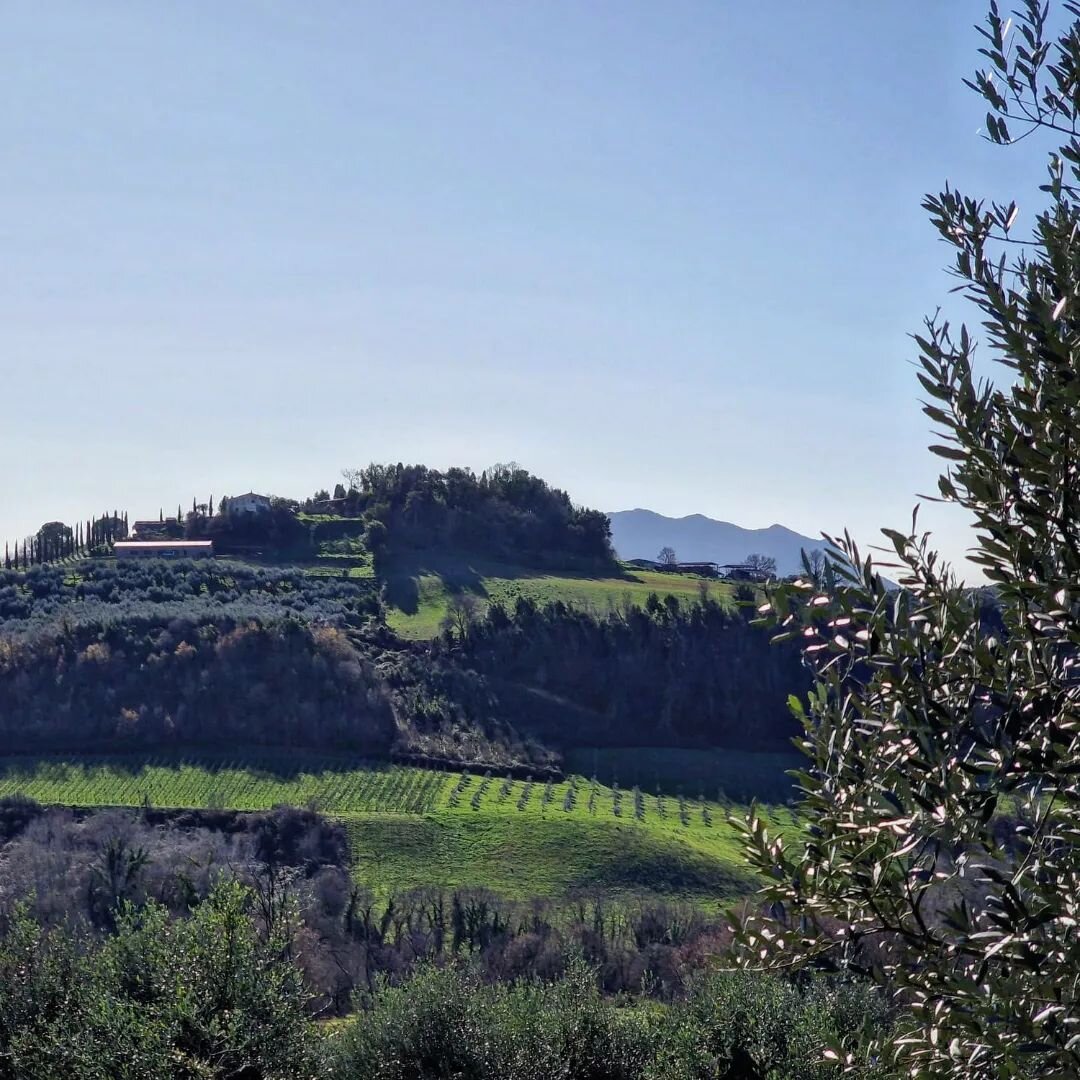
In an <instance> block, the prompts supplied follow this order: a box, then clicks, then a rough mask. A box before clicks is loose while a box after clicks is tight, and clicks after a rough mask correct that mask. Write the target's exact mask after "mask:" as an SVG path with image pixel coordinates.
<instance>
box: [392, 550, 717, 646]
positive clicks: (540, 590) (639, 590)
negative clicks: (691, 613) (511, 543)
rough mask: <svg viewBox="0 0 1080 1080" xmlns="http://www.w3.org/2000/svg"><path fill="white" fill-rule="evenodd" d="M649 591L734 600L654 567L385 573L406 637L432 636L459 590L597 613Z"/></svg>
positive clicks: (484, 565)
mask: <svg viewBox="0 0 1080 1080" xmlns="http://www.w3.org/2000/svg"><path fill="white" fill-rule="evenodd" d="M651 593H656V594H657V595H658V596H661V597H664V596H675V597H677V598H678V599H679V600H680V601H683V602H692V601H695V600H699V599H700V598H701V597H702V596H703V595H707V596H710V597H712V598H713V599H716V600H722V601H724V602H728V601H730V600H731V595H732V587H731V586H730V585H728V584H726V583H724V582H721V581H717V580H716V579H715V578H706V577H701V576H699V575H697V574H666V573H662V572H660V571H655V570H636V569H632V568H627V569H624V570H623V572H622V573H621V574H619V575H617V576H613V577H593V576H590V575H587V574H573V573H566V572H562V573H558V574H548V573H544V572H543V571H539V570H526V569H523V568H521V567H515V566H509V565H505V564H498V563H488V562H482V561H470V560H466V559H450V558H447V557H445V556H438V555H435V556H430V557H426V558H418V559H417V560H416V561H415V562H414V563H412V564H410V565H408V566H403V567H398V568H396V569H392V570H391V571H389V572H388V573H387V588H386V595H387V598H388V601H389V608H388V611H387V621H388V622H389V623H390V625H391V627H392V628H393V629H394V630H395V631H396V632H397V633H398V634H400V635H402V636H403V637H409V638H414V639H419V638H431V637H434V636H435V635H436V634H437V633H438V632H439V627H440V625H441V624H442V621H443V619H444V618H445V616H446V612H447V608H448V606H449V604H450V601H451V599H452V598H453V597H454V596H455V595H471V596H473V597H475V598H476V600H477V601H478V602H479V604H480V605H481V606H486V605H488V604H492V603H498V604H501V605H503V606H504V607H507V608H513V606H514V604H515V603H516V602H517V600H518V598H519V597H525V598H527V599H531V600H534V601H535V602H536V603H538V604H541V605H542V604H546V603H548V602H550V601H554V600H562V601H563V602H564V603H566V604H571V605H573V606H575V607H581V608H585V609H587V610H590V611H595V612H600V613H603V612H606V611H609V610H611V609H612V608H621V607H626V606H628V605H636V606H641V605H643V604H644V603H645V601H646V600H647V599H648V597H649V595H650V594H651Z"/></svg>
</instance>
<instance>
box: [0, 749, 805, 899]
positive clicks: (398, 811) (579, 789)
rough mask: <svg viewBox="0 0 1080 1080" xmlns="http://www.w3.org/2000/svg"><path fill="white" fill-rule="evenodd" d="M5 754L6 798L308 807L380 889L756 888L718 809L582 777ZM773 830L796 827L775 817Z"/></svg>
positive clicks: (711, 891) (202, 758)
mask: <svg viewBox="0 0 1080 1080" xmlns="http://www.w3.org/2000/svg"><path fill="white" fill-rule="evenodd" d="M244 761H245V764H244V765H240V764H238V763H237V762H236V760H235V758H234V759H233V760H229V759H227V758H224V757H221V758H213V757H209V756H207V755H199V756H198V757H195V756H192V757H186V758H185V757H179V756H178V757H175V758H166V757H161V756H155V757H139V756H135V755H130V756H119V757H110V758H104V757H103V758H80V759H78V760H70V759H60V758H6V759H0V796H5V795H25V796H29V797H32V798H34V799H37V800H38V801H40V802H43V803H53V804H61V805H70V806H140V805H143V804H144V803H147V802H148V803H150V804H152V805H154V806H176V807H197V808H207V807H221V808H226V807H227V808H235V809H243V810H257V809H266V808H269V807H272V806H274V805H278V804H281V803H291V804H294V805H309V806H313V807H317V808H320V809H323V810H325V811H327V812H329V813H332V814H334V815H335V816H337V817H340V818H341V819H342V820H343V821H344V822H345V823H346V826H347V829H348V832H349V835H350V838H351V841H352V845H353V851H354V858H355V865H356V873H357V877H358V879H359V880H361V881H362V882H363V883H364V884H366V885H368V886H369V887H372V888H374V889H375V890H376V891H378V892H380V893H383V894H385V893H389V892H391V891H399V890H405V889H412V888H421V887H452V886H459V887H474V888H488V889H492V890H493V891H495V892H498V893H501V894H503V895H505V896H508V897H513V898H521V899H525V898H529V897H551V898H558V897H565V896H567V895H569V894H573V893H574V892H577V891H581V890H587V891H591V890H598V891H603V892H604V893H605V894H609V895H623V896H628V895H638V894H644V893H656V894H661V895H667V896H679V897H684V898H688V899H694V900H697V901H701V902H709V901H711V900H714V899H717V898H719V897H725V896H732V895H737V894H739V893H741V892H745V891H747V890H748V889H749V888H750V887H751V883H750V881H749V880H748V878H747V877H746V875H745V872H744V871H743V870H742V869H741V867H740V865H739V855H738V841H737V837H736V833H735V830H734V828H733V826H732V825H731V824H730V822H729V821H728V820H727V816H726V815H727V814H728V813H729V810H728V809H727V808H725V807H724V806H721V805H718V804H717V803H716V802H711V801H702V800H699V799H690V800H685V801H684V800H680V799H677V798H673V797H670V796H668V797H657V796H656V795H652V794H645V793H643V792H640V791H634V790H620V789H619V788H617V787H614V786H612V787H608V786H606V785H604V784H600V783H598V782H595V781H589V780H586V779H584V778H582V777H580V776H573V777H570V778H569V779H567V780H565V781H562V782H559V783H550V784H545V783H539V782H532V781H528V780H515V779H510V778H509V777H499V776H491V775H485V776H470V775H469V774H467V773H437V772H431V771H427V770H423V769H416V768H407V767H402V766H374V765H371V764H364V763H357V762H355V761H353V762H347V761H344V760H342V759H333V758H326V757H318V756H314V755H311V756H307V755H289V756H288V757H287V758H286V757H285V756H283V755H278V756H271V755H266V754H261V755H260V754H259V753H258V752H255V753H253V754H251V755H247V754H245V755H244ZM776 816H777V823H778V824H785V823H790V817H789V816H788V815H787V813H786V811H777V815H776Z"/></svg>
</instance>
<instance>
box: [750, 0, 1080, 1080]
mask: <svg viewBox="0 0 1080 1080" xmlns="http://www.w3.org/2000/svg"><path fill="white" fill-rule="evenodd" d="M1061 14H1064V15H1065V16H1066V17H1067V18H1066V24H1065V25H1064V27H1063V29H1062V30H1061V31H1060V33H1059V34H1058V35H1057V36H1056V38H1055V37H1052V36H1049V32H1048V19H1049V12H1048V10H1047V8H1044V7H1043V6H1042V5H1040V4H1039V3H1037V2H1028V3H1025V4H1023V5H1022V8H1021V10H1020V11H1019V13H1018V14H1017V15H1016V16H1015V18H1014V19H1013V20H1006V19H1004V18H1003V17H1002V16H1001V14H1000V13H999V11H998V9H997V7H996V5H994V4H991V6H990V10H989V14H988V17H987V20H986V25H985V27H983V28H981V29H980V33H981V35H982V37H983V39H984V40H983V48H982V49H980V52H981V54H982V55H983V56H984V57H985V58H986V60H987V61H988V66H987V68H986V69H984V70H980V71H979V72H977V73H976V74H975V75H974V76H973V78H972V79H970V80H968V85H969V86H970V87H972V88H973V89H974V90H975V91H976V92H977V93H978V94H980V95H981V96H982V97H983V98H984V99H985V101H986V103H987V105H988V106H989V112H988V114H987V118H986V133H987V137H988V138H989V139H990V141H991V142H993V143H995V144H998V145H1001V146H1009V145H1012V144H1014V143H1017V142H1020V141H1021V140H1026V139H1027V138H1029V137H1032V138H1033V140H1035V141H1033V142H1031V143H1027V144H1026V145H1029V146H1032V145H1036V141H1037V140H1038V139H1039V138H1040V137H1043V136H1046V135H1047V134H1048V133H1049V134H1051V135H1053V136H1054V142H1055V144H1056V145H1055V146H1054V148H1053V149H1052V150H1051V152H1050V153H1049V162H1048V177H1047V183H1046V184H1045V185H1043V186H1042V187H1041V188H1040V193H1039V194H1038V195H1037V196H1036V198H1037V199H1038V201H1039V202H1040V203H1041V205H1040V206H1039V207H1038V209H1037V210H1036V212H1035V213H1032V212H1031V210H1030V209H1029V210H1028V213H1027V215H1026V216H1025V215H1024V214H1023V213H1022V211H1021V208H1020V206H1019V204H1018V203H1016V202H1011V201H1010V202H1005V203H995V202H985V201H982V200H979V199H977V198H974V197H971V196H968V195H966V194H963V193H962V192H961V191H959V190H957V189H956V188H954V187H951V186H950V187H947V188H946V189H945V190H944V191H943V192H942V193H940V194H939V195H932V196H929V197H927V199H926V201H925V204H924V205H925V208H926V210H927V212H928V213H929V215H930V218H931V221H932V222H933V224H934V226H935V227H936V229H937V230H938V232H939V233H940V235H941V237H942V239H943V240H944V241H945V242H946V243H947V244H948V245H950V247H951V248H952V249H953V253H954V262H953V265H952V273H953V274H954V275H955V276H956V278H957V281H958V289H959V292H960V293H961V295H962V296H963V297H964V298H965V299H966V300H968V301H970V302H971V303H972V304H974V306H975V308H976V309H977V311H978V313H979V318H980V320H981V325H982V330H983V335H984V340H985V342H986V344H987V346H988V351H989V353H990V356H991V358H992V359H993V360H994V361H995V362H996V363H997V364H998V365H1000V368H1001V369H1002V371H1003V374H1004V380H1003V385H1000V386H999V385H995V384H994V383H993V382H991V381H989V380H988V379H986V378H985V377H983V376H981V375H980V374H979V373H978V372H977V369H976V363H975V347H976V343H975V338H974V336H973V334H972V332H971V331H970V330H969V329H968V327H967V326H959V327H954V326H952V325H950V322H949V321H948V320H947V319H945V318H944V317H943V316H941V315H940V314H938V315H935V316H933V317H931V318H929V319H927V320H926V325H925V329H924V330H923V332H922V333H920V334H919V335H917V336H916V339H915V340H916V342H917V345H918V349H919V364H920V371H919V381H920V383H921V384H922V387H923V390H924V391H925V393H926V395H927V400H926V403H925V412H926V414H927V416H928V417H929V418H930V420H931V421H932V422H933V423H934V425H935V426H936V427H937V429H938V431H939V432H940V435H939V442H938V443H937V444H936V445H934V446H933V447H931V449H932V450H933V451H934V453H935V454H937V455H938V456H939V457H941V458H942V459H944V461H945V462H946V467H945V471H944V473H943V474H942V476H941V479H940V484H939V487H940V495H941V498H943V499H944V500H946V501H948V502H951V503H954V504H957V505H958V506H960V507H962V508H963V509H964V510H966V511H967V512H968V513H969V514H970V515H971V517H972V518H973V520H974V523H975V546H974V549H973V552H972V556H971V557H972V561H973V562H974V563H975V564H976V565H977V566H978V567H979V568H980V569H981V570H982V572H983V573H984V574H985V576H986V578H987V579H988V581H989V582H990V583H991V584H992V587H993V589H992V597H993V605H994V609H995V610H994V611H993V612H992V617H988V613H987V611H986V610H985V604H986V598H985V595H984V594H983V593H981V592H973V591H971V590H968V589H965V588H963V587H962V585H961V583H960V582H959V581H958V580H957V577H956V575H955V573H954V572H953V571H952V570H951V569H950V568H949V567H948V566H947V565H946V564H944V563H943V561H942V560H941V559H940V558H939V557H938V555H937V554H936V553H935V551H934V550H933V547H932V544H931V542H930V539H929V537H928V536H927V535H926V534H925V533H920V532H919V531H918V527H917V519H915V518H913V521H912V526H911V528H910V530H904V531H895V530H888V529H886V530H884V532H885V535H886V537H887V539H888V541H889V544H890V546H891V548H892V551H893V553H894V555H895V563H894V564H889V565H890V566H894V568H895V569H894V570H891V571H890V572H891V573H895V576H896V577H897V578H898V583H899V585H900V590H898V591H896V590H890V589H889V588H887V587H886V585H885V583H884V582H883V581H882V580H881V578H880V577H879V576H877V574H876V573H875V571H874V568H873V566H872V565H871V564H870V562H869V561H864V560H863V559H862V556H861V554H860V552H859V550H858V548H857V547H856V545H855V544H854V542H853V541H852V540H851V539H850V538H849V537H846V536H845V537H844V538H843V539H842V540H839V541H838V547H839V549H840V552H841V557H839V558H837V557H834V558H833V560H832V562H833V565H832V571H833V575H834V577H835V579H836V581H837V582H838V585H837V587H836V588H834V589H828V590H819V589H818V588H817V587H815V585H814V583H813V582H812V581H809V580H807V581H800V582H797V583H795V584H794V585H793V586H790V587H783V588H779V589H777V590H775V592H774V594H773V595H772V597H771V602H770V604H768V605H766V606H765V608H763V611H762V613H763V615H764V616H765V617H767V618H768V619H769V620H770V621H772V622H773V624H774V625H776V626H777V627H778V629H779V631H780V636H781V637H795V636H797V637H798V639H799V640H800V641H801V642H802V643H803V645H804V649H805V655H806V656H807V658H808V660H809V661H810V663H811V664H812V666H813V668H814V669H815V673H816V677H817V684H816V688H815V690H814V691H813V692H812V693H811V694H810V696H809V698H808V699H807V700H806V701H805V702H804V701H793V703H792V704H793V708H794V711H795V712H796V714H797V715H798V716H799V718H800V719H801V720H802V722H803V724H804V728H805V735H804V737H803V740H802V742H803V746H804V748H805V750H806V752H807V753H808V755H809V757H810V763H809V766H808V768H807V769H806V771H805V773H803V774H802V775H801V777H800V782H801V785H802V788H803V791H804V799H803V806H802V813H803V818H804V820H805V821H807V822H809V823H811V824H809V826H808V827H807V829H806V830H805V832H804V833H803V834H802V836H801V837H799V838H798V842H793V838H792V837H788V838H787V842H786V843H785V840H784V838H781V837H777V836H773V835H769V833H768V832H767V830H766V828H765V826H764V824H763V823H762V821H761V820H759V819H757V818H756V816H755V817H752V818H751V820H750V821H749V822H748V826H747V827H748V848H749V852H750V855H751V860H752V862H753V863H754V865H755V866H757V867H758V868H759V869H760V870H761V871H763V872H764V873H765V874H766V875H767V878H768V881H769V884H768V886H767V887H766V889H765V890H764V894H763V897H762V899H763V900H764V901H765V902H766V903H767V904H768V908H767V911H768V915H767V916H766V915H755V914H751V915H749V916H747V917H746V918H745V919H744V920H743V921H742V924H741V927H740V939H739V949H740V955H741V958H742V960H743V962H744V963H746V964H752V965H764V966H769V967H790V966H796V965H800V964H817V965H838V966H846V967H854V968H859V969H863V970H865V971H868V972H871V973H873V974H874V975H875V976H876V977H877V978H878V979H880V980H881V981H882V982H884V983H885V984H886V985H887V986H888V987H889V988H890V989H891V990H892V991H893V992H894V994H895V997H896V1001H897V1003H898V1004H899V1005H900V1006H901V1010H900V1016H899V1020H898V1025H899V1027H898V1034H895V1035H894V1036H893V1037H890V1038H888V1039H885V1038H883V1039H880V1040H879V1041H878V1044H877V1045H876V1046H874V1047H872V1048H871V1050H872V1052H873V1053H874V1054H876V1055H877V1056H878V1058H879V1060H880V1061H881V1062H883V1063H885V1065H886V1066H887V1067H888V1068H889V1069H891V1070H892V1071H893V1073H894V1074H895V1075H904V1076H918V1077H991V1076H993V1077H997V1076H1075V1075H1078V1074H1080V936H1078V934H1077V927H1078V925H1080V779H1078V777H1080V679H1078V678H1077V671H1078V670H1080V669H1078V668H1077V661H1078V659H1080V503H1078V496H1077V484H1078V479H1080V438H1078V434H1080V378H1078V376H1080V239H1078V237H1080V137H1078V135H1077V134H1076V132H1077V129H1078V125H1080V6H1078V5H1075V4H1071V3H1069V4H1065V5H1064V6H1063V12H1061ZM834 1053H835V1054H837V1055H840V1056H843V1052H842V1051H840V1050H839V1048H837V1049H836V1050H835V1051H834ZM851 1064H852V1065H853V1067H854V1065H855V1063H854V1062H852V1063H851Z"/></svg>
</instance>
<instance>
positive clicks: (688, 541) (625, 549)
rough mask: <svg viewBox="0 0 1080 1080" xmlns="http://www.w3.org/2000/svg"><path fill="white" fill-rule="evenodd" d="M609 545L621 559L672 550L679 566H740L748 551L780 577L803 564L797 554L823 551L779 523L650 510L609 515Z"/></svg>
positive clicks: (818, 544) (815, 542)
mask: <svg viewBox="0 0 1080 1080" xmlns="http://www.w3.org/2000/svg"><path fill="white" fill-rule="evenodd" d="M608 518H609V520H610V521H611V542H612V544H613V546H614V548H615V550H616V552H617V553H618V556H619V558H620V559H655V558H656V556H657V553H658V552H659V551H660V549H661V548H663V547H670V548H674V549H675V552H676V554H677V555H678V557H679V560H680V561H682V562H718V563H739V562H742V560H743V559H744V558H746V556H747V555H749V554H750V553H751V552H756V553H759V554H762V555H771V556H772V557H773V558H774V559H776V566H777V570H778V571H779V572H780V573H781V574H791V573H795V572H796V571H797V570H798V569H799V568H800V567H801V565H802V561H801V555H800V552H801V551H802V550H803V548H805V549H806V550H807V551H812V550H814V549H816V548H824V546H825V545H824V543H823V541H822V540H821V539H820V538H818V539H814V538H813V537H809V536H803V535H802V534H801V533H797V532H794V531H793V530H791V529H788V528H786V527H785V526H783V525H770V526H769V527H768V528H767V529H744V528H742V527H741V526H739V525H733V524H732V523H731V522H730V521H716V520H714V519H713V518H707V517H705V516H704V515H702V514H691V515H689V516H688V517H681V518H672V517H665V516H664V515H663V514H657V513H656V512H655V511H652V510H642V509H637V510H618V511H616V512H615V513H613V514H608Z"/></svg>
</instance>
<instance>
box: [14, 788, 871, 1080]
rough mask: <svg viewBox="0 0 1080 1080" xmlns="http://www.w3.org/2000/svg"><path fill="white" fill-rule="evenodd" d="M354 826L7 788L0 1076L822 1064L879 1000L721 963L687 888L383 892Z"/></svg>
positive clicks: (755, 1070) (653, 1070)
mask: <svg viewBox="0 0 1080 1080" xmlns="http://www.w3.org/2000/svg"><path fill="white" fill-rule="evenodd" d="M346 849H347V845H346V842H345V837H344V835H343V833H342V832H341V830H340V828H339V827H338V826H335V825H334V824H332V823H330V822H327V821H325V820H323V819H321V818H319V817H318V816H317V815H315V814H312V813H311V812H309V811H300V810H280V811H274V812H272V813H264V814H248V815H244V814H237V813H233V812H227V811H224V812H221V811H207V812H202V813H195V812H166V811H154V810H151V809H147V810H144V811H143V812H141V813H138V814H135V813H119V812H116V811H105V812H99V813H96V814H76V813H74V812H72V811H69V810H59V809H52V810H44V809H43V808H42V807H40V806H37V805H36V804H33V803H28V802H18V801H17V802H10V801H9V802H0V882H2V883H3V885H2V887H0V1078H2V1080H15V1078H16V1077H17V1078H19V1080H46V1078H49V1080H51V1078H54V1077H57V1076H79V1077H101V1078H103V1080H104V1078H106V1077H108V1078H114V1077H117V1076H125V1077H129V1078H132V1080H144V1078H145V1080H151V1078H153V1080H158V1078H159V1077H162V1076H177V1077H181V1076H182V1077H192V1078H194V1077H214V1078H221V1080H224V1078H226V1077H230V1078H236V1077H250V1078H254V1077H266V1078H270V1077H279V1078H281V1080H285V1078H286V1077H288V1078H294V1077H306V1076H312V1077H314V1076H319V1077H331V1078H341V1080H346V1078H354V1077H355V1078H357V1080H359V1078H361V1077H362V1078H364V1080H367V1078H370V1077H384V1078H387V1080H416V1078H420V1077H431V1078H435V1077H444V1076H455V1077H458V1078H460V1080H504V1078H506V1077H509V1076H513V1077H516V1078H525V1080H531V1078H535V1080H540V1078H543V1080H548V1078H550V1077H552V1076H560V1075H561V1076H566V1077H572V1078H589V1080H605V1078H610V1080H677V1078H685V1080H710V1078H711V1080H716V1078H718V1077H725V1076H726V1077H732V1078H734V1077H754V1076H765V1075H772V1074H773V1073H772V1072H770V1070H780V1072H779V1073H778V1074H779V1075H783V1076H785V1077H789V1078H791V1080H818V1078H823V1077H826V1076H828V1075H831V1073H830V1067H829V1066H828V1064H827V1063H826V1062H824V1061H822V1059H821V1056H820V1053H819V1049H820V1047H821V1046H822V1045H823V1044H824V1043H826V1042H835V1043H837V1044H838V1045H839V1044H841V1043H847V1044H848V1045H850V1046H852V1047H853V1048H854V1047H855V1046H857V1044H858V1041H859V1039H860V1037H861V1034H862V1033H863V1032H864V1031H865V1030H866V1028H867V1026H868V1025H875V1024H876V1025H880V1024H881V1023H883V1022H885V1020H886V1017H885V1013H884V1009H883V1005H882V1001H881V999H880V998H879V997H878V996H877V995H876V994H875V993H874V992H872V991H870V990H868V989H867V988H865V987H863V986H860V985H859V984H857V983H853V982H850V981H836V980H825V979H820V978H819V979H809V978H802V979H800V980H797V981H789V980H784V979H779V978H761V977H756V976H752V975H730V974H729V975H716V974H713V975H710V974H708V973H707V970H706V967H705V957H707V956H708V955H709V954H710V953H711V952H713V951H714V950H715V948H716V946H717V944H718V942H720V941H722V939H723V935H724V931H723V928H722V927H721V925H720V924H719V923H717V922H714V921H712V920H710V919H708V918H706V917H705V916H703V915H702V914H701V913H700V912H697V911H695V910H693V909H684V908H678V907H670V906H669V907H657V906H638V907H626V906H622V907H619V906H608V905H606V904H605V903H604V902H603V901H602V900H599V899H583V900H581V901H580V902H579V903H577V904H575V905H572V906H571V907H568V908H564V909H561V910H556V909H551V908H546V907H544V906H542V905H537V904H532V905H508V904H505V903H501V902H499V901H497V900H495V899H494V898H492V897H489V896H485V895H482V894H467V893H446V894H443V893H428V894H412V895H405V896H398V897H393V898H391V899H389V900H382V901H376V900H374V899H373V898H372V897H371V896H370V895H368V894H367V893H365V891H364V890H363V888H362V887H361V886H358V885H357V884H355V883H354V882H353V881H352V880H351V877H350V874H349V870H348V868H347V867H346V865H345V853H346ZM612 995H616V996H612ZM644 998H649V999H651V1004H648V1005H645V1004H644V1003H643V999H644ZM347 1009H358V1012H357V1013H356V1015H355V1016H354V1017H353V1018H351V1019H350V1020H348V1021H346V1022H345V1026H343V1027H340V1028H338V1029H335V1030H334V1032H333V1034H332V1035H331V1036H330V1037H328V1038H327V1037H323V1036H322V1035H321V1034H320V1031H319V1028H317V1027H316V1026H314V1025H312V1024H311V1022H310V1021H311V1020H312V1019H313V1018H325V1017H329V1016H334V1015H337V1014H338V1013H340V1012H342V1011H344V1010H347Z"/></svg>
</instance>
